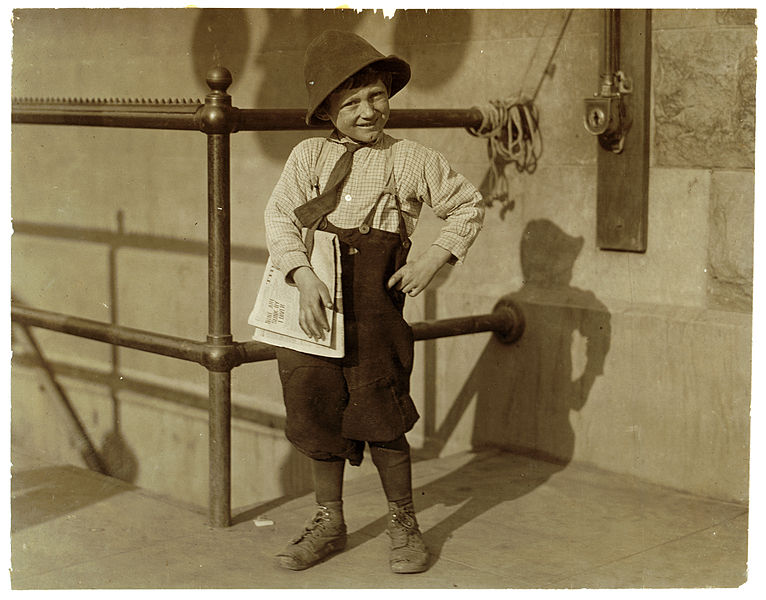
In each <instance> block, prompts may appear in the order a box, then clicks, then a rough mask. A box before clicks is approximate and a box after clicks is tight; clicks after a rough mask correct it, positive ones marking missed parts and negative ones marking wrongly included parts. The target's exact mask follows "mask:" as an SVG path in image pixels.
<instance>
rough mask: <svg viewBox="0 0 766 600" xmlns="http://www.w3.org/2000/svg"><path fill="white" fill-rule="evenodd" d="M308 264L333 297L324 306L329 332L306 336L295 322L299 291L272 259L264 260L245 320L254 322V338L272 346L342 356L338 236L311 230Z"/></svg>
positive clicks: (341, 296)
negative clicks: (309, 259) (330, 305)
mask: <svg viewBox="0 0 766 600" xmlns="http://www.w3.org/2000/svg"><path fill="white" fill-rule="evenodd" d="M311 266H312V268H313V269H314V272H315V273H316V275H317V277H319V279H320V280H321V281H322V283H324V284H325V285H326V286H327V289H328V290H329V291H330V297H332V298H334V301H333V306H332V308H326V309H325V312H326V315H327V322H328V323H329V325H330V331H329V333H326V334H325V336H324V338H323V339H321V340H315V339H312V338H310V337H309V336H307V335H306V334H305V333H304V332H303V330H302V329H301V327H300V325H299V324H298V315H299V311H300V292H299V291H298V288H297V287H296V286H295V285H294V284H291V283H287V282H286V281H285V274H284V273H282V272H281V271H280V270H279V269H277V268H276V267H275V266H274V265H273V264H272V262H271V258H269V261H268V262H267V263H266V270H265V271H264V273H263V279H262V280H261V287H260V289H259V290H258V296H257V298H256V300H255V306H253V310H252V312H251V313H250V317H249V318H248V320H247V322H248V323H249V324H250V325H253V326H255V333H254V334H253V339H254V340H256V341H259V342H263V343H265V344H270V345H272V346H280V347H282V348H291V349H292V350H298V351H299V352H305V353H307V354H316V355H319V356H329V357H335V358H341V357H342V356H343V353H344V344H343V335H344V329H343V294H342V292H343V286H342V285H341V265H340V244H339V242H338V236H336V235H335V234H334V233H328V232H326V231H316V232H315V233H314V248H313V250H312V252H311Z"/></svg>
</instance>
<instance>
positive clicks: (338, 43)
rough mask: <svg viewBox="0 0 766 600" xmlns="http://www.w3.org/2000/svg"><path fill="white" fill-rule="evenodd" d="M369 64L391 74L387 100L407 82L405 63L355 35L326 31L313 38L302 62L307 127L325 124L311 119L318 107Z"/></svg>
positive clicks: (407, 74) (406, 64)
mask: <svg viewBox="0 0 766 600" xmlns="http://www.w3.org/2000/svg"><path fill="white" fill-rule="evenodd" d="M372 64H375V65H376V66H377V67H378V68H380V69H381V70H382V71H387V72H389V73H391V92H390V94H389V97H390V96H393V95H394V94H396V93H397V92H398V91H399V90H401V89H402V88H403V87H404V86H405V85H407V82H408V81H409V80H410V65H409V64H408V63H407V61H405V60H404V59H402V58H399V57H398V56H395V55H393V54H390V55H388V56H385V55H383V54H382V53H380V52H378V51H377V50H376V49H375V48H373V47H372V45H371V44H370V43H369V42H368V41H367V40H365V39H364V38H362V37H360V36H358V35H356V34H355V33H351V32H350V31H336V30H327V31H325V32H323V33H321V34H320V35H318V36H317V37H316V38H314V40H313V41H312V42H311V43H310V44H309V45H308V48H306V56H305V60H304V63H303V65H304V66H303V76H304V80H305V82H306V90H307V91H308V95H309V101H308V110H307V111H306V124H307V125H321V124H323V123H324V121H322V120H321V119H318V118H317V117H316V116H314V112H315V111H316V109H317V108H319V105H320V104H322V102H324V100H325V98H327V96H329V95H330V94H331V93H332V91H333V90H334V89H335V88H337V87H338V86H339V85H340V84H341V83H343V82H344V81H345V80H346V79H348V78H349V77H351V76H352V75H353V74H354V73H356V72H357V71H360V70H362V69H363V68H365V67H367V66H369V65H372Z"/></svg>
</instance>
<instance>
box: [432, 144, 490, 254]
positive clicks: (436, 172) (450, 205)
mask: <svg viewBox="0 0 766 600" xmlns="http://www.w3.org/2000/svg"><path fill="white" fill-rule="evenodd" d="M421 181H422V183H421V186H420V189H419V191H418V195H419V197H420V198H421V199H422V201H423V202H424V203H425V204H428V205H429V206H430V207H431V209H432V210H433V212H434V214H435V215H436V216H437V217H439V218H441V219H444V220H445V221H446V224H445V225H444V227H442V229H441V232H440V233H439V236H438V237H437V238H436V240H434V242H433V243H434V244H435V245H437V246H439V247H441V248H444V249H445V250H447V251H449V252H451V253H452V256H453V257H454V258H453V259H452V260H451V261H450V262H451V263H454V262H463V260H464V259H465V257H466V254H467V253H468V249H469V248H470V247H471V244H473V242H474V240H475V239H476V236H477V235H478V234H479V231H481V227H482V225H483V223H484V205H483V204H482V196H481V194H480V193H479V191H478V190H477V189H476V187H474V185H473V184H472V183H471V182H469V181H468V180H467V179H466V178H465V177H464V176H463V175H461V174H459V173H456V172H455V171H453V170H452V168H451V167H450V165H449V163H448V162H447V160H446V159H445V158H444V157H443V156H442V155H441V154H440V153H438V152H436V151H434V150H429V151H428V153H427V155H426V158H425V160H424V162H423V177H422V180H421Z"/></svg>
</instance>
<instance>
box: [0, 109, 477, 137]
mask: <svg viewBox="0 0 766 600" xmlns="http://www.w3.org/2000/svg"><path fill="white" fill-rule="evenodd" d="M197 108H198V106H196V105H178V106H172V105H169V106H168V107H167V108H165V107H162V105H159V106H156V107H153V106H151V105H149V106H144V105H140V106H137V107H135V108H126V107H125V106H121V105H118V106H107V105H105V106H100V107H97V108H93V107H90V106H88V105H82V106H79V105H76V104H73V105H68V104H65V103H62V104H60V105H34V104H32V105H24V104H22V105H14V106H12V109H11V122H12V123H27V124H38V125H80V126H92V127H129V128H136V129H169V130H185V131H196V130H199V128H200V123H199V120H198V119H197V118H196V117H195V113H196V111H197ZM232 115H235V116H236V119H237V124H236V129H235V130H236V131H291V130H312V129H313V130H316V129H319V130H322V129H328V127H326V126H324V127H323V126H320V127H316V126H310V125H306V123H305V121H304V117H305V115H306V111H305V110H303V109H283V108H276V109H273V108H263V109H240V110H238V111H234V112H233V113H232ZM481 123H482V116H481V112H480V111H479V110H478V109H475V108H470V109H401V110H392V111H391V117H390V119H389V121H388V124H387V127H388V128H390V129H417V128H447V127H460V128H465V127H474V128H477V127H479V126H480V125H481Z"/></svg>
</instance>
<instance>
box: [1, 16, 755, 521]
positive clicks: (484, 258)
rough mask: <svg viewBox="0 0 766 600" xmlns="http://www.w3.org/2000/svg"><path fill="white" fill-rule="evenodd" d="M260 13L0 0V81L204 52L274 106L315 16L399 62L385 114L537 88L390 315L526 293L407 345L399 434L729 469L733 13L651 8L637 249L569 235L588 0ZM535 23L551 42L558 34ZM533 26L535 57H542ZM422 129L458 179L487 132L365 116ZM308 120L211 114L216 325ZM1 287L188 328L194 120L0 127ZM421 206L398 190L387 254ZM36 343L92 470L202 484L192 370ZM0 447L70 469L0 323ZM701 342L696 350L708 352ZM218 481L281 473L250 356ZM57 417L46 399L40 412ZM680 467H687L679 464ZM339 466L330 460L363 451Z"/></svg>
mask: <svg viewBox="0 0 766 600" xmlns="http://www.w3.org/2000/svg"><path fill="white" fill-rule="evenodd" d="M566 16H567V13H566V10H561V9H556V10H461V11H439V10H435V11H428V12H425V11H406V12H402V11H397V13H396V15H395V16H394V17H393V18H386V17H385V16H384V15H383V13H382V12H380V11H378V12H373V11H363V12H361V13H357V12H355V11H348V10H346V11H319V10H312V11H304V10H293V9H289V10H285V9H282V10H279V9H250V10H240V9H225V10H212V9H211V10H198V9H153V10H146V9H128V10H98V9H97V10H84V9H61V10H55V11H54V10H43V9H34V10H20V11H17V12H16V13H15V17H14V47H13V52H14V63H13V94H14V95H15V96H58V97H100V98H103V97H107V98H110V97H114V98H127V97H138V96H140V97H147V98H154V97H157V98H202V97H203V96H204V95H205V93H206V85H205V83H204V74H205V71H206V70H207V68H208V67H209V66H210V65H211V64H213V63H220V64H223V65H225V66H227V67H228V68H229V69H230V70H231V71H232V73H233V76H234V83H233V85H232V86H231V88H230V90H229V92H230V93H231V94H232V96H233V101H234V104H235V106H239V107H242V108H276V107H279V108H286V107H290V108H298V107H302V106H303V103H304V94H305V91H304V90H303V87H302V78H301V61H302V54H303V48H304V47H305V45H306V43H307V42H308V41H309V40H310V39H311V38H312V37H313V36H314V35H316V34H317V33H318V32H319V31H321V30H322V29H324V28H330V27H331V28H340V29H348V30H353V31H355V32H357V33H359V34H361V35H363V36H365V37H367V38H368V39H369V40H370V41H371V42H372V43H373V44H374V45H376V46H377V47H378V48H379V49H381V50H382V51H384V52H386V53H389V52H395V53H398V54H400V55H401V56H403V57H405V58H406V59H408V60H409V61H410V62H411V64H412V68H413V80H412V83H411V84H410V85H408V86H407V88H405V89H404V90H403V91H402V92H401V93H400V94H398V95H397V96H396V97H395V98H394V99H393V101H392V107H393V108H448V107H456V108H465V107H469V106H472V105H479V104H483V103H486V102H488V101H489V100H492V99H502V98H508V97H517V96H521V95H524V94H526V95H527V96H530V95H532V94H533V93H534V91H535V90H536V89H537V88H538V87H539V94H538V96H537V98H536V99H535V100H536V105H537V107H538V109H539V113H540V128H541V133H542V137H543V153H542V155H541V157H540V160H539V162H538V166H537V170H536V171H535V172H534V174H531V175H530V174H521V173H517V172H515V169H513V168H510V169H509V171H508V176H509V186H510V195H511V198H512V199H513V201H514V208H513V209H512V210H510V211H505V212H501V211H500V207H499V206H497V205H495V206H494V207H492V208H490V209H489V210H488V211H487V217H486V222H485V227H484V231H483V232H482V234H481V236H480V238H479V240H478V241H477V243H476V244H475V246H474V247H473V248H472V250H471V252H470V254H469V256H468V259H467V260H466V262H465V264H464V265H462V266H457V267H455V268H451V269H445V270H444V271H443V272H442V273H440V275H439V277H438V278H437V279H436V280H435V281H434V283H433V285H432V286H431V288H430V289H429V290H428V291H427V292H426V293H424V294H422V295H421V296H420V297H418V298H416V299H413V300H412V301H410V302H409V304H408V306H407V308H406V316H407V318H408V319H409V320H410V321H420V320H424V319H433V318H447V317H454V316H459V315H467V314H480V313H485V312H489V311H490V310H491V309H492V307H493V306H494V304H495V303H496V302H497V300H498V299H499V298H500V297H503V296H510V297H513V298H514V299H516V300H517V301H518V302H519V303H520V304H522V306H523V307H524V309H525V312H526V313H527V316H528V320H529V323H530V326H529V329H528V331H527V335H525V337H524V338H523V339H522V341H521V343H520V344H519V345H518V346H515V347H511V348H509V347H504V346H501V345H500V344H498V343H497V342H496V341H494V339H493V338H492V336H491V335H489V334H482V335H475V336H465V337H460V338H452V339H444V340H439V341H432V342H423V343H418V344H417V346H416V367H415V373H414V375H413V382H412V389H413V396H414V399H415V402H416V404H417V406H418V408H419V410H420V413H421V417H422V418H421V420H420V422H419V423H418V424H417V425H416V427H415V429H414V431H413V432H412V434H411V435H410V438H411V443H412V445H413V446H414V447H415V448H416V450H417V452H418V454H419V456H423V455H426V456H433V455H437V454H447V453H451V452H459V451H464V450H469V449H471V448H482V447H487V446H489V447H501V448H507V449H510V450H515V451H522V452H532V453H536V454H538V455H540V456H543V457H545V458H547V459H549V460H553V461H557V462H559V463H561V464H566V463H568V462H569V461H572V460H575V461H580V462H584V463H589V464H592V465H594V466H596V467H600V468H606V469H610V470H613V471H616V472H620V473H625V474H630V475H635V476H637V477H641V478H644V479H648V480H650V481H654V482H657V483H662V484H665V485H669V486H673V487H677V488H680V489H684V490H687V491H689V492H692V493H699V494H704V495H709V496H714V497H718V498H725V499H730V500H735V501H744V500H746V498H747V487H748V476H747V474H748V447H749V418H748V410H747V409H748V406H749V399H750V388H749V386H750V320H751V310H752V308H751V302H752V269H753V266H752V265H753V262H752V238H753V230H752V228H753V149H754V137H753V123H754V106H755V96H754V77H755V63H754V52H755V45H754V44H755V41H754V40H755V27H754V23H753V20H754V13H753V11H744V10H656V11H653V37H652V49H653V57H654V58H653V63H652V74H653V76H652V86H653V88H652V131H651V136H652V137H651V148H652V151H651V171H650V190H649V238H648V250H647V252H646V253H645V254H633V253H620V252H604V251H601V250H599V249H598V248H597V247H596V243H595V231H596V221H595V219H596V208H595V204H596V191H597V189H596V185H597V183H596V143H597V142H596V141H595V140H594V139H593V138H592V137H591V136H590V135H589V134H588V133H587V132H586V130H585V128H584V127H583V125H582V119H583V100H584V98H586V97H589V96H591V95H592V94H593V93H594V92H595V91H597V90H598V83H599V64H600V62H599V48H600V35H601V27H602V22H601V11H599V10H580V9H578V10H574V11H573V12H572V14H571V18H570V20H569V22H568V24H567V26H566V28H565V29H564V30H563V34H562V26H563V24H564V22H565V19H566ZM559 35H561V39H560V40H559V39H558V38H559ZM557 41H560V43H559V46H558V50H557V52H556V54H555V56H554V57H553V61H552V62H553V65H554V66H555V68H554V69H552V70H551V72H549V73H548V74H546V75H543V71H544V69H545V66H546V64H547V61H548V60H549V58H550V56H551V53H552V51H553V48H554V47H555V45H556V43H557ZM391 133H392V134H393V135H394V136H395V137H410V138H413V139H415V140H418V141H420V142H421V143H424V144H426V145H428V146H431V147H434V148H436V149H438V150H440V151H441V152H442V153H443V154H444V155H445V156H446V157H447V159H448V160H449V161H450V162H451V163H452V165H453V166H454V168H455V169H456V170H458V171H460V172H462V173H464V174H465V175H466V176H467V177H468V178H469V179H470V180H472V181H473V182H474V183H476V185H480V184H481V183H482V181H483V180H484V178H485V176H486V173H487V169H488V163H487V153H486V143H485V141H484V140H481V139H479V138H475V137H472V136H470V135H469V134H468V133H466V132H465V131H462V130H455V129H444V130H442V129H430V130H427V129H418V130H407V131H401V130H396V131H392V132H391ZM307 135H315V133H309V132H240V133H237V134H235V135H233V136H232V161H231V176H232V185H231V200H232V214H233V219H232V242H233V248H232V259H233V262H232V311H233V325H232V328H233V334H234V337H235V339H237V340H245V339H248V338H249V337H250V335H251V330H250V327H249V326H248V325H247V323H246V320H247V314H248V313H249V311H250V308H251V306H252V302H253V299H254V295H255V292H256V290H257V286H258V282H259V281H260V277H261V274H262V270H263V265H264V264H265V258H266V251H265V248H264V232H263V223H262V214H263V208H264V206H265V203H266V201H267V199H268V196H269V193H270V190H271V188H272V187H273V185H274V183H275V182H276V179H277V178H278V176H279V173H280V169H281V166H282V164H283V163H284V160H285V159H286V157H287V155H288V153H289V151H290V149H291V148H292V147H293V146H294V145H295V143H297V141H299V140H300V139H303V138H304V137H306V136H307ZM12 144H13V153H12V184H13V200H12V213H13V218H14V227H15V232H16V233H15V235H14V237H13V240H12V280H13V281H12V286H13V291H14V294H16V295H17V296H18V297H19V299H21V300H23V301H24V302H27V303H28V304H30V305H32V306H35V307H38V308H42V309H47V310H54V311H58V312H63V313H67V314H74V315H77V316H82V317H87V318H92V319H97V320H101V321H106V322H115V323H119V324H121V325H125V326H129V327H137V328H143V329H152V330H156V331H159V332H162V333H166V334H170V335H177V336H185V337H192V338H196V339H204V336H205V334H206V327H207V315H206V313H207V308H206V293H207V292H206V281H207V261H206V240H207V232H206V211H207V208H206V176H205V139H204V136H203V135H202V134H199V133H195V132H160V131H142V130H118V129H105V128H76V127H71V128H70V127H51V126H31V125H15V126H14V127H13V130H12ZM439 226H440V225H439V221H438V219H436V218H434V217H433V216H431V215H429V214H428V211H427V210H424V216H423V219H422V221H421V224H420V227H419V229H418V231H417V232H416V234H415V237H414V246H413V253H415V254H417V253H419V252H421V251H422V250H423V248H424V247H425V246H426V245H427V244H428V243H430V240H431V239H433V237H434V236H435V235H436V233H437V232H438V229H439ZM33 334H34V336H35V339H36V340H37V342H38V345H39V347H40V348H41V349H42V351H43V353H44V355H45V359H46V360H47V361H48V362H49V363H50V364H51V365H52V366H53V367H54V370H55V371H56V373H57V377H58V379H59V382H60V383H61V384H62V385H63V388H64V390H65V392H66V393H67V394H68V396H69V399H70V401H71V402H72V403H73V404H74V406H75V407H76V409H77V411H78V413H79V414H80V415H81V418H82V419H83V421H84V423H85V426H86V430H87V431H89V432H90V434H91V437H92V440H93V442H94V444H95V445H96V446H97V448H98V449H99V450H100V451H101V452H102V453H104V455H105V456H109V460H110V464H111V465H112V466H113V468H114V469H115V471H116V472H117V473H121V474H123V476H124V477H125V478H126V479H128V480H129V481H132V482H134V483H136V484H137V485H140V486H144V487H147V488H151V489H156V490H159V491H161V492H163V493H167V494H170V495H173V496H176V497H179V498H183V499H185V500H188V501H190V502H193V503H195V504H198V505H200V506H202V505H204V504H206V502H207V463H206V461H207V439H206V436H207V426H206V418H207V414H206V406H207V375H206V373H205V371H204V369H202V368H201V367H199V366H196V365H193V364H187V363H183V362H181V361H176V360H172V359H168V358H163V357H158V356H154V355H150V354H145V353H140V352H135V351H130V350H125V349H114V350H113V349H112V348H110V347H108V346H105V345H103V344H99V343H96V342H90V341H86V340H80V339H77V338H73V337H71V336H65V335H61V334H56V333H52V332H45V331H42V330H35V331H33ZM14 350H15V352H16V355H15V357H14V368H13V373H14V374H13V390H12V391H13V399H12V401H13V415H12V426H13V436H14V441H15V442H16V443H18V444H21V445H28V446H30V447H35V448H36V449H38V450H40V451H44V452H47V453H48V454H49V455H50V456H52V457H54V459H56V460H63V461H68V462H73V463H75V464H82V462H83V460H82V457H81V456H80V454H79V452H78V447H77V442H76V440H74V439H72V438H71V434H70V433H69V431H68V429H67V428H66V427H64V425H63V423H64V422H65V420H62V419H61V417H60V415H59V413H57V411H58V410H59V409H58V408H57V407H58V402H57V400H56V397H55V394H54V393H53V391H52V390H50V389H48V388H47V387H46V385H45V384H44V383H41V380H40V377H39V371H38V367H37V366H36V362H35V361H36V358H35V357H34V355H33V353H32V352H31V350H30V345H29V344H28V343H26V342H25V338H24V336H23V335H21V334H20V333H18V332H17V335H15V337H14ZM722 357H723V358H722ZM233 388H234V391H233V396H234V405H235V406H234V416H235V418H234V423H233V427H234V440H233V470H234V473H233V503H234V505H235V506H239V507H241V506H247V505H250V504H255V503H257V502H260V501H263V500H267V499H270V498H273V497H275V496H278V495H280V494H285V493H295V492H300V491H306V490H307V489H308V488H309V486H310V477H309V473H308V470H307V465H306V462H305V460H304V459H303V458H302V457H300V456H299V455H297V454H296V453H295V451H293V450H292V448H291V447H290V446H289V444H287V443H286V442H285V440H284V438H283V434H282V428H283V424H284V409H283V407H282V403H281V392H280V389H279V383H278V377H277V372H276V366H275V364H274V363H272V362H266V363H260V364H253V365H245V366H241V367H238V368H237V369H235V371H234V373H233ZM57 415H58V416H57ZM700 466H702V468H700ZM370 468H371V466H370V464H369V461H367V462H365V464H364V465H363V467H362V469H361V471H359V470H349V476H350V477H353V476H356V475H358V474H359V473H367V472H369V469H370Z"/></svg>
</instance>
